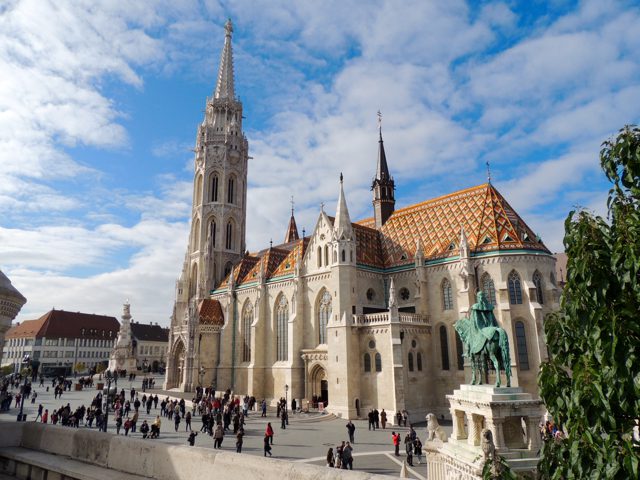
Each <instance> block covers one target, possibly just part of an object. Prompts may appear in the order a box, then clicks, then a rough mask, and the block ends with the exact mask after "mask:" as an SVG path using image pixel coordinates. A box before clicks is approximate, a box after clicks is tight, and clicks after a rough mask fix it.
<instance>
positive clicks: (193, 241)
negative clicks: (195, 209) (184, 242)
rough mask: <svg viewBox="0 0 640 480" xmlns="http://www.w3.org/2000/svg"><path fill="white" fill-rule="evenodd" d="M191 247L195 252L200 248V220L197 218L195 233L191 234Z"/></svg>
mask: <svg viewBox="0 0 640 480" xmlns="http://www.w3.org/2000/svg"><path fill="white" fill-rule="evenodd" d="M191 235H192V236H191V246H192V248H193V251H194V252H195V251H196V250H198V249H199V248H200V242H199V241H198V240H199V239H200V219H199V218H197V219H196V221H195V223H194V224H193V233H192V234H191Z"/></svg>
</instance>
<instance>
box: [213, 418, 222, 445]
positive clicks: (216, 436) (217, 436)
mask: <svg viewBox="0 0 640 480" xmlns="http://www.w3.org/2000/svg"><path fill="white" fill-rule="evenodd" d="M222 440H224V428H223V427H222V424H221V423H219V424H218V425H217V426H216V430H215V432H213V448H215V449H218V448H222Z"/></svg>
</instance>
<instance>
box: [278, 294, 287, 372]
mask: <svg viewBox="0 0 640 480" xmlns="http://www.w3.org/2000/svg"><path fill="white" fill-rule="evenodd" d="M288 323H289V304H288V303H287V299H286V298H285V296H284V295H280V300H279V301H278V304H277V307H276V343H277V347H278V348H277V350H278V353H277V355H278V356H277V360H278V361H286V360H287V359H288V358H289V346H288V345H289V342H288V336H289V325H288Z"/></svg>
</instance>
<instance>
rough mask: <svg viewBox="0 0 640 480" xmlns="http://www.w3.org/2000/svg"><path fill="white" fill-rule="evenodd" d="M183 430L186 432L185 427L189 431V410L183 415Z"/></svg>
mask: <svg viewBox="0 0 640 480" xmlns="http://www.w3.org/2000/svg"><path fill="white" fill-rule="evenodd" d="M184 423H185V426H184V431H185V432H186V431H187V429H189V431H190V432H191V431H192V430H191V412H187V413H186V414H185V416H184Z"/></svg>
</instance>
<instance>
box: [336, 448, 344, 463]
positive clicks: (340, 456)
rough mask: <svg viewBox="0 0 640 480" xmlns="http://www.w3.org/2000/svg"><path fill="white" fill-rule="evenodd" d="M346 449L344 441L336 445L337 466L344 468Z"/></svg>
mask: <svg viewBox="0 0 640 480" xmlns="http://www.w3.org/2000/svg"><path fill="white" fill-rule="evenodd" d="M343 449H344V442H342V443H341V444H340V445H338V446H337V447H336V468H342V450H343Z"/></svg>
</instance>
